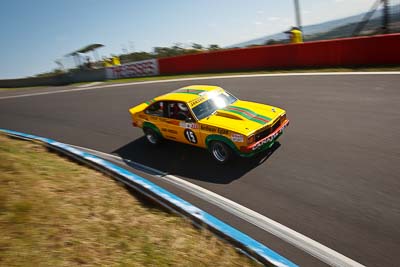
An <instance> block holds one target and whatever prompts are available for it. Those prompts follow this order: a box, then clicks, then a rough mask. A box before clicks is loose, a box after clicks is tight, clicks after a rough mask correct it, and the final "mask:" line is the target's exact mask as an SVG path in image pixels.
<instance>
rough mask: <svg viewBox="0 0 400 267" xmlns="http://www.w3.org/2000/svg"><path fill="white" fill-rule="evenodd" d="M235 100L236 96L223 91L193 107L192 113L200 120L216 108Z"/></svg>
mask: <svg viewBox="0 0 400 267" xmlns="http://www.w3.org/2000/svg"><path fill="white" fill-rule="evenodd" d="M236 100H237V98H236V97H234V96H233V95H231V94H230V93H228V92H223V93H220V94H218V95H215V96H213V97H211V98H210V99H208V100H207V101H205V102H203V103H201V104H200V105H198V106H196V107H194V108H193V113H194V114H195V115H196V117H197V119H198V120H201V119H204V118H206V117H208V116H210V115H211V114H213V113H214V112H215V111H216V110H217V109H222V108H224V107H226V106H228V105H230V104H233V103H234V102H236Z"/></svg>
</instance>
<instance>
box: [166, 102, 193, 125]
mask: <svg viewBox="0 0 400 267" xmlns="http://www.w3.org/2000/svg"><path fill="white" fill-rule="evenodd" d="M167 114H168V115H167V116H168V118H171V119H175V120H181V121H184V120H186V119H188V118H191V119H192V120H193V117H192V115H191V114H190V111H189V108H188V106H187V105H186V104H185V103H182V102H168V104H167Z"/></svg>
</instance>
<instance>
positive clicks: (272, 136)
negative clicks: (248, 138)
mask: <svg viewBox="0 0 400 267" xmlns="http://www.w3.org/2000/svg"><path fill="white" fill-rule="evenodd" d="M286 126H287V124H286V125H284V126H283V127H282V128H281V129H280V130H279V131H277V132H276V133H274V134H273V135H271V136H270V137H268V138H266V139H264V140H263V141H261V142H259V143H257V145H255V146H254V147H253V148H252V150H256V149H258V148H259V147H261V146H262V145H264V144H266V143H269V142H271V141H272V140H274V139H275V138H276V137H277V136H278V135H279V134H281V133H282V132H283V129H285V128H286Z"/></svg>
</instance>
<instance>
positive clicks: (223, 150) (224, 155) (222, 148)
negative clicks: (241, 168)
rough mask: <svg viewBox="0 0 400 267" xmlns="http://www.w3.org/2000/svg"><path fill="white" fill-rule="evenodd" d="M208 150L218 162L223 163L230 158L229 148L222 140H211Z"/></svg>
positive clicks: (230, 151)
mask: <svg viewBox="0 0 400 267" xmlns="http://www.w3.org/2000/svg"><path fill="white" fill-rule="evenodd" d="M210 152H211V156H212V157H213V159H214V160H215V161H216V162H218V163H219V164H225V163H227V162H228V161H229V160H230V159H231V158H232V150H231V148H230V147H229V146H228V145H226V144H225V143H223V142H219V141H213V142H211V144H210Z"/></svg>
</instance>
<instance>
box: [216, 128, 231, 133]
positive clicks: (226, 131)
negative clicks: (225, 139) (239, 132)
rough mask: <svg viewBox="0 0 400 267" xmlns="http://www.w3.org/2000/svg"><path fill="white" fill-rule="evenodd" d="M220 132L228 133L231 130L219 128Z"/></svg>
mask: <svg viewBox="0 0 400 267" xmlns="http://www.w3.org/2000/svg"><path fill="white" fill-rule="evenodd" d="M218 133H219V134H228V133H229V131H228V130H225V129H221V128H218Z"/></svg>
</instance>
